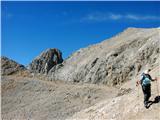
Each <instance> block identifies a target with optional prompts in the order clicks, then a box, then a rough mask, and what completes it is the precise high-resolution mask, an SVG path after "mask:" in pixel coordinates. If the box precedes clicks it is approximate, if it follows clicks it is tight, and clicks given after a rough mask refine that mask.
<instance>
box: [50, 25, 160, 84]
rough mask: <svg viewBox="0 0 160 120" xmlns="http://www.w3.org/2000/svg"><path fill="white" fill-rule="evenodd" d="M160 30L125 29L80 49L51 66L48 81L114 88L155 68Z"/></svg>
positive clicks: (159, 58) (158, 52) (159, 47)
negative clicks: (58, 63) (148, 69)
mask: <svg viewBox="0 0 160 120" xmlns="http://www.w3.org/2000/svg"><path fill="white" fill-rule="evenodd" d="M159 44H160V30H159V29H136V28H129V29H127V30H125V31H124V32H122V33H120V34H119V35H117V36H115V37H113V38H111V39H109V40H105V41H103V42H101V43H99V44H95V45H92V46H89V47H87V48H83V49H80V50H78V51H76V52H75V53H74V54H72V55H71V56H70V57H69V58H68V59H66V60H65V61H64V62H63V64H60V65H57V66H54V67H53V68H52V69H51V70H50V71H49V73H48V76H49V77H50V78H51V80H65V81H73V82H87V83H95V84H108V85H117V84H121V83H122V82H125V81H127V80H131V79H134V77H135V76H136V75H138V74H140V73H141V72H142V70H144V69H146V68H148V67H150V68H152V67H155V66H157V65H158V62H159V60H160V57H159V55H160V46H159Z"/></svg>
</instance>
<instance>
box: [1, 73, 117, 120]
mask: <svg viewBox="0 0 160 120" xmlns="http://www.w3.org/2000/svg"><path fill="white" fill-rule="evenodd" d="M1 84H2V119H3V120H10V119H11V120H12V119H16V120H22V119H24V120H28V119H33V120H44V119H47V120H53V119H56V120H57V119H60V120H63V119H66V118H70V117H71V116H72V115H73V114H75V113H76V112H79V111H81V110H83V109H86V108H88V107H90V106H92V105H94V104H96V103H98V102H100V101H102V100H105V99H110V98H112V97H115V96H116V95H117V90H116V89H115V88H108V87H106V86H97V85H89V84H86V85H78V84H76V85H74V84H69V83H63V82H60V81H57V82H49V81H42V80H38V79H34V78H25V77H23V78H22V77H15V76H10V77H2V82H1Z"/></svg>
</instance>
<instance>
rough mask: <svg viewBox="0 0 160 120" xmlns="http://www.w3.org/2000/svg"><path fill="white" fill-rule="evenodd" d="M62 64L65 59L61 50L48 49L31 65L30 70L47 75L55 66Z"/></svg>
mask: <svg viewBox="0 0 160 120" xmlns="http://www.w3.org/2000/svg"><path fill="white" fill-rule="evenodd" d="M62 62H63V58H62V53H61V51H60V50H58V49H55V48H53V49H47V50H46V51H44V52H42V53H41V54H40V55H39V56H37V57H36V58H35V59H34V60H33V61H32V62H31V63H30V64H29V69H30V70H31V71H32V72H34V73H41V74H47V73H48V71H49V70H50V69H51V68H52V67H53V66H55V65H57V64H59V63H62Z"/></svg>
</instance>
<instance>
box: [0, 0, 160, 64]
mask: <svg viewBox="0 0 160 120" xmlns="http://www.w3.org/2000/svg"><path fill="white" fill-rule="evenodd" d="M1 8H2V9H1V18H2V19H1V20H2V25H1V26H2V29H1V30H2V33H1V35H2V53H1V54H2V55H4V56H7V57H9V58H11V59H13V60H15V61H17V62H19V63H21V64H24V65H27V64H29V63H30V62H31V61H32V59H33V58H35V57H36V56H37V55H39V54H40V53H41V52H42V51H43V50H46V49H47V48H58V49H60V50H61V51H62V53H63V58H67V57H68V56H69V55H70V54H71V53H73V52H75V51H76V50H78V49H80V48H83V47H87V46H88V45H91V44H95V43H98V42H101V41H103V40H105V39H107V38H110V37H112V36H114V35H116V34H117V33H119V32H122V31H123V30H124V29H126V28H128V27H138V28H139V27H140V28H153V27H159V26H160V2H107V1H106V2H104V1H103V2H86V1H85V2H73V1H72V2H55V1H49V2H33V1H30V2H29V1H28V2H24V1H23V2H2V3H1Z"/></svg>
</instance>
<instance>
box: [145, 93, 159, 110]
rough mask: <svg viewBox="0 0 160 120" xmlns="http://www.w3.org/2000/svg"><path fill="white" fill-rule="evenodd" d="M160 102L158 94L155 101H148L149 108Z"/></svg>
mask: <svg viewBox="0 0 160 120" xmlns="http://www.w3.org/2000/svg"><path fill="white" fill-rule="evenodd" d="M159 102H160V96H156V97H155V98H154V101H149V102H148V106H147V108H149V107H150V106H151V105H152V104H156V103H159Z"/></svg>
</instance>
